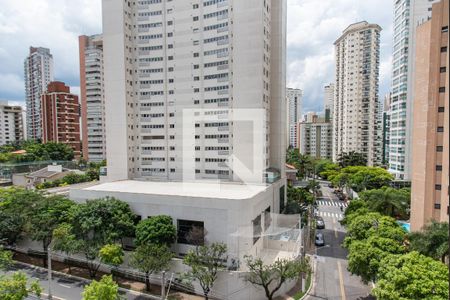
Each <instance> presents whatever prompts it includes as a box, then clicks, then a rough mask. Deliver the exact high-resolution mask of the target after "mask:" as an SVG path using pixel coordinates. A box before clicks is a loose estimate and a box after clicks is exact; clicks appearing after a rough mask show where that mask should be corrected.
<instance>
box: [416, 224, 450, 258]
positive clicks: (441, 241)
mask: <svg viewBox="0 0 450 300" xmlns="http://www.w3.org/2000/svg"><path fill="white" fill-rule="evenodd" d="M448 232H449V227H448V223H447V222H442V223H438V222H435V221H432V222H431V223H430V224H428V225H426V226H425V227H424V228H423V230H422V231H418V232H412V233H410V234H409V236H408V238H409V243H410V247H409V248H410V250H411V251H417V252H419V253H420V254H423V255H426V256H430V257H432V258H434V259H440V260H441V261H442V262H443V263H445V258H446V257H448V255H449V251H448V240H449V234H448Z"/></svg>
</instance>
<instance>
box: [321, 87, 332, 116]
mask: <svg viewBox="0 0 450 300" xmlns="http://www.w3.org/2000/svg"><path fill="white" fill-rule="evenodd" d="M333 104H334V83H330V84H327V85H326V86H324V88H323V108H324V111H325V117H326V118H328V119H330V120H331V119H332V118H333Z"/></svg>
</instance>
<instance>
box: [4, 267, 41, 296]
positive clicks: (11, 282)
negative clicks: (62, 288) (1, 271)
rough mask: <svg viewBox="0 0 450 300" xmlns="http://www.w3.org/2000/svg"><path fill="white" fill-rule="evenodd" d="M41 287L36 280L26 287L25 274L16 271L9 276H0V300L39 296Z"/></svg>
mask: <svg viewBox="0 0 450 300" xmlns="http://www.w3.org/2000/svg"><path fill="white" fill-rule="evenodd" d="M41 293H42V288H41V287H40V286H39V283H38V281H37V280H36V281H33V282H32V283H31V285H30V286H29V287H27V276H26V275H25V274H24V273H21V272H16V273H14V274H13V275H11V276H0V299H2V300H24V299H26V298H27V297H28V296H29V295H31V294H34V295H36V296H38V297H40V296H41Z"/></svg>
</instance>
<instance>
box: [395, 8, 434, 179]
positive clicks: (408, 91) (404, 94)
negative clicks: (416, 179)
mask: <svg viewBox="0 0 450 300" xmlns="http://www.w3.org/2000/svg"><path fill="white" fill-rule="evenodd" d="M436 1H437V0H396V1H395V2H394V43H393V44H394V47H393V61H392V65H393V68H392V85H391V91H392V95H391V99H392V105H391V108H390V109H391V114H390V118H391V120H390V124H389V131H390V132H389V136H390V141H389V142H390V144H389V151H388V153H389V156H388V159H387V161H388V163H389V172H390V173H391V174H393V175H394V176H395V177H396V178H397V179H401V180H410V179H411V176H410V175H411V136H412V131H411V129H412V119H413V118H412V115H413V108H414V103H415V100H414V72H415V71H414V70H415V60H414V59H415V57H416V56H415V51H416V28H417V26H418V25H419V24H420V23H422V22H424V21H426V20H428V19H429V18H430V16H431V10H432V9H431V6H432V4H433V3H434V2H436Z"/></svg>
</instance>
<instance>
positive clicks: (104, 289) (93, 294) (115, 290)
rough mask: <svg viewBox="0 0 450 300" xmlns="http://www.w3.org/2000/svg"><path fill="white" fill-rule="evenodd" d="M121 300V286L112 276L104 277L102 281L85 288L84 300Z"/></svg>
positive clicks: (94, 282) (93, 282)
mask: <svg viewBox="0 0 450 300" xmlns="http://www.w3.org/2000/svg"><path fill="white" fill-rule="evenodd" d="M99 299H101V300H119V299H121V297H120V296H119V285H118V284H117V283H116V282H114V280H113V279H112V276H106V275H104V276H103V277H102V279H101V280H100V281H96V280H94V281H92V282H91V283H90V284H89V285H87V286H85V288H84V291H83V298H82V300H99Z"/></svg>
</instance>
